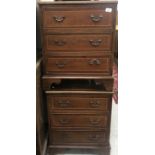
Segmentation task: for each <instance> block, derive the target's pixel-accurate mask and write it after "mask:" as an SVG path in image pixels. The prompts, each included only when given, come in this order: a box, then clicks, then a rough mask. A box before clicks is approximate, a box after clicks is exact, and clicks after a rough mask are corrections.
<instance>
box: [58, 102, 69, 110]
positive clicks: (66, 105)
mask: <svg viewBox="0 0 155 155" xmlns="http://www.w3.org/2000/svg"><path fill="white" fill-rule="evenodd" d="M58 104H59V106H60V107H62V108H66V107H69V106H70V101H69V100H60V101H58Z"/></svg>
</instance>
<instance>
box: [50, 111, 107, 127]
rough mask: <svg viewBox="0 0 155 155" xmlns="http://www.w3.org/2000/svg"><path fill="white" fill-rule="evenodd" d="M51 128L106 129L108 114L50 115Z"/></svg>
mask: <svg viewBox="0 0 155 155" xmlns="http://www.w3.org/2000/svg"><path fill="white" fill-rule="evenodd" d="M49 116H50V117H49V121H50V124H51V128H52V127H100V128H105V127H107V125H108V124H107V123H108V114H100V115H99V114H94V115H93V114H52V115H49Z"/></svg>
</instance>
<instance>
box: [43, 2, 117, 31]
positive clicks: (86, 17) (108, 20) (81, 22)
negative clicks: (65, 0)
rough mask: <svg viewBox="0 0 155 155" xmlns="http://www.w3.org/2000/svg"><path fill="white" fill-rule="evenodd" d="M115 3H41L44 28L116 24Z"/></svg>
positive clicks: (111, 25) (105, 26) (103, 26)
mask: <svg viewBox="0 0 155 155" xmlns="http://www.w3.org/2000/svg"><path fill="white" fill-rule="evenodd" d="M114 15H115V4H111V3H109V4H98V3H97V4H87V5H83V4H67V5H61V4H60V5H50V4H48V5H45V4H44V5H41V16H42V27H43V28H69V27H72V28H76V27H81V28H84V27H102V28H109V29H111V28H112V27H113V26H114V23H113V20H114Z"/></svg>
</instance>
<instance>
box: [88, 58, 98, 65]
mask: <svg viewBox="0 0 155 155" xmlns="http://www.w3.org/2000/svg"><path fill="white" fill-rule="evenodd" d="M89 64H90V65H100V64H101V61H100V60H99V59H91V60H90V61H89Z"/></svg>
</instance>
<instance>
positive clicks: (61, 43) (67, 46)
mask: <svg viewBox="0 0 155 155" xmlns="http://www.w3.org/2000/svg"><path fill="white" fill-rule="evenodd" d="M45 50H47V51H63V52H65V51H67V52H69V51H73V50H74V51H79V50H82V51H84V50H85V51H87V50H89V51H90V50H91V51H94V50H102V51H111V50H112V34H96V35H91V34H89V35H82V34H81V35H80V34H79V35H78V34H76V35H75V34H69V35H52V34H51V35H45Z"/></svg>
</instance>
